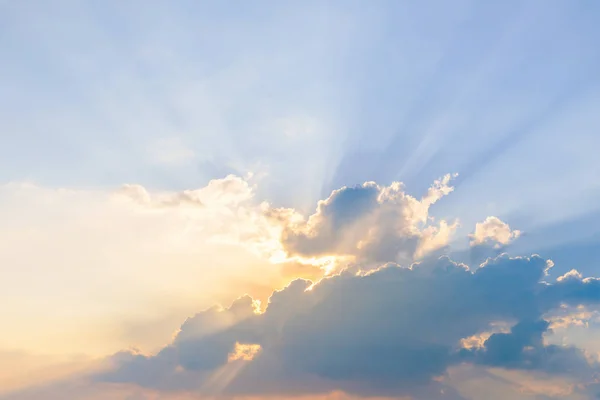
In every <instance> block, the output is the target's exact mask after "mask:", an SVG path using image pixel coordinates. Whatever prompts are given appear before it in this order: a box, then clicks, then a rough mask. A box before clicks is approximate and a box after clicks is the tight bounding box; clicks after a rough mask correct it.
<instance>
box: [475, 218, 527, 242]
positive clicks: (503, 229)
mask: <svg viewBox="0 0 600 400" xmlns="http://www.w3.org/2000/svg"><path fill="white" fill-rule="evenodd" d="M469 236H470V238H471V246H476V245H480V244H483V243H486V242H495V243H496V244H495V246H496V247H500V246H505V245H507V244H509V243H510V242H512V241H513V240H515V239H516V238H518V237H519V236H521V232H520V231H518V230H511V229H510V226H508V224H507V223H505V222H503V221H501V220H500V219H499V218H498V217H493V216H492V217H487V218H486V219H485V220H484V221H483V222H478V223H477V224H475V232H474V233H472V234H470V235H469Z"/></svg>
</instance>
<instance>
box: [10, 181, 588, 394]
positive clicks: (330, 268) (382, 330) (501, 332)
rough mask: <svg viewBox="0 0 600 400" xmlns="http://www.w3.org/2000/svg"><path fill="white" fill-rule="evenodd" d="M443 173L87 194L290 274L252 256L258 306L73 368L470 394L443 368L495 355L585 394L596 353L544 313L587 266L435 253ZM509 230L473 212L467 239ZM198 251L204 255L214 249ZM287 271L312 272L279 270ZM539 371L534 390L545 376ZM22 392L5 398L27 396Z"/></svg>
mask: <svg viewBox="0 0 600 400" xmlns="http://www.w3.org/2000/svg"><path fill="white" fill-rule="evenodd" d="M452 177H453V176H452V175H446V176H444V177H443V178H441V179H440V180H437V181H435V182H434V184H433V185H432V186H431V188H430V189H429V190H428V191H427V193H426V194H425V195H424V196H422V197H421V198H420V199H417V198H415V197H413V196H411V195H408V194H407V193H406V192H405V190H404V188H403V186H402V184H401V183H398V182H396V183H392V184H391V185H389V186H380V185H377V184H376V183H373V182H367V183H365V184H363V185H359V186H356V187H353V188H341V189H339V190H335V191H333V192H332V193H331V195H330V196H329V197H328V198H326V199H325V200H322V201H320V202H319V203H318V205H317V208H316V211H315V213H313V214H312V215H310V216H308V217H304V216H303V215H301V214H300V213H298V212H297V211H296V210H294V209H289V208H274V207H272V205H270V204H268V203H265V202H260V201H257V200H256V199H255V196H254V188H253V185H252V184H251V183H250V181H249V180H248V179H243V178H239V177H235V176H228V177H226V178H224V179H220V180H214V181H211V182H210V183H209V184H208V185H207V186H206V187H204V188H201V189H197V190H190V191H183V192H170V193H152V192H150V191H148V190H147V189H145V188H144V187H141V186H138V185H126V186H123V187H122V188H121V189H119V190H118V191H116V192H112V193H110V195H108V196H107V201H109V203H110V204H111V207H115V209H116V210H118V212H117V214H114V212H115V210H114V209H112V211H111V213H109V214H103V213H106V210H105V209H104V208H102V207H100V205H97V207H99V208H98V209H99V210H103V213H100V217H102V216H106V215H110V216H111V217H113V218H115V216H119V217H121V218H123V220H122V221H120V222H121V225H119V226H121V227H126V226H131V225H133V226H135V228H136V230H138V229H139V231H138V232H143V233H144V234H145V235H147V236H145V238H146V240H148V241H149V242H148V243H146V246H143V247H141V248H140V254H143V253H144V252H145V251H150V250H151V249H152V250H153V249H154V248H155V247H156V246H157V245H159V244H160V245H161V246H166V242H162V241H158V240H157V238H156V237H155V236H154V235H155V234H157V231H153V230H152V229H143V228H144V227H146V228H158V227H163V228H168V229H167V230H166V231H165V232H158V233H160V235H159V237H161V238H162V237H163V236H164V235H165V234H167V233H168V235H167V236H168V237H169V238H171V239H172V236H171V235H172V234H173V233H174V232H177V229H180V228H181V227H182V226H183V225H181V224H180V223H181V222H182V221H185V223H186V225H185V229H186V232H185V234H182V235H181V240H183V242H178V243H176V244H175V248H179V249H181V246H184V247H183V248H184V249H186V252H187V251H188V249H190V248H189V247H186V245H184V244H183V243H187V244H190V245H196V244H198V245H199V244H200V243H202V244H203V245H206V244H207V243H209V244H210V245H211V246H217V247H216V248H217V249H219V248H220V249H233V248H241V249H243V250H244V252H245V253H241V254H246V255H250V254H252V255H254V256H255V257H258V259H261V260H264V261H265V262H267V264H268V266H269V267H270V268H273V269H277V270H278V271H279V273H280V274H282V275H283V276H285V277H287V279H288V282H289V280H291V283H289V284H287V285H281V286H280V289H279V290H275V291H272V288H273V287H275V288H276V289H277V286H273V285H275V284H274V282H275V281H274V280H273V277H272V275H270V274H271V273H270V272H267V271H268V270H267V269H261V270H253V271H254V273H257V272H258V274H259V276H258V277H259V279H264V280H265V282H266V283H265V284H266V285H267V286H269V285H270V287H271V290H270V291H269V293H270V297H268V301H267V302H266V305H263V306H261V304H260V302H259V301H258V298H256V297H252V296H251V295H245V296H242V297H240V298H238V299H237V300H235V301H234V302H233V303H231V304H230V305H229V306H228V307H220V306H215V307H210V308H207V309H205V310H204V311H202V312H199V313H197V314H195V315H194V316H192V317H190V318H188V319H187V320H185V322H184V323H183V324H182V325H181V326H180V328H179V329H178V330H177V332H176V334H175V335H174V336H173V337H172V339H171V340H169V342H168V343H167V344H166V345H163V346H161V347H160V349H159V350H157V351H155V352H141V351H133V350H126V351H120V352H118V353H116V354H114V355H113V356H111V357H110V358H109V359H108V364H109V366H108V368H106V369H104V370H102V371H101V372H94V373H92V374H88V375H87V376H86V378H85V381H86V382H87V384H88V385H93V386H94V387H96V386H101V387H107V385H108V387H111V388H113V389H114V388H123V387H134V388H137V389H136V390H138V389H139V390H140V391H141V392H140V393H161V395H163V394H164V395H165V396H170V397H172V398H205V397H207V396H214V397H216V398H237V397H239V398H249V397H250V398H251V397H252V396H254V397H256V398H264V397H275V398H285V397H288V396H329V395H331V393H338V392H339V393H343V396H350V397H352V396H354V397H361V398H370V397H384V398H386V397H393V398H411V399H428V400H431V399H450V400H452V399H469V398H481V397H480V396H479V397H477V396H475V397H474V395H472V394H468V393H467V392H468V390H467V389H465V387H464V385H463V383H464V382H465V381H466V380H465V378H462V379H460V380H458V382H457V379H456V376H457V372H456V371H463V370H464V369H465V368H467V369H469V370H470V371H475V372H471V373H472V374H473V376H475V375H477V378H476V380H479V381H481V380H482V379H484V378H485V379H492V380H493V382H496V383H498V382H504V381H506V379H508V378H505V377H500V375H498V374H497V373H492V372H490V371H494V370H499V371H505V372H511V371H518V372H519V373H522V374H537V375H540V376H543V377H549V378H552V379H561V380H564V381H565V382H574V383H572V384H569V385H570V386H569V388H570V389H569V390H567V391H566V392H565V391H563V392H561V393H563V394H561V396H562V397H563V398H564V397H565V396H566V397H567V398H577V396H580V397H581V396H583V397H581V398H586V397H585V396H588V395H589V393H592V392H593V391H594V390H595V379H596V376H597V374H598V372H600V370H599V369H598V362H597V357H595V356H594V355H593V354H590V353H589V352H587V351H586V350H585V349H583V348H578V347H575V346H566V345H559V344H555V343H550V342H549V341H548V337H549V336H550V335H552V329H553V328H554V327H558V326H559V324H566V323H568V321H571V320H573V321H574V320H576V319H577V318H579V317H578V315H580V314H581V313H582V309H584V310H587V309H588V308H589V309H593V308H594V307H597V306H598V305H599V303H600V280H598V279H596V278H584V277H583V276H582V274H580V273H578V272H577V271H571V272H569V273H567V274H565V275H564V276H562V277H559V278H558V279H555V280H553V281H552V282H550V281H549V280H550V278H549V275H548V271H549V269H550V268H552V266H553V263H552V262H551V261H550V260H546V259H543V258H541V257H540V256H537V255H533V256H531V257H510V256H508V255H506V254H503V255H500V256H498V257H495V258H488V259H487V260H486V261H485V262H484V263H482V264H480V265H478V264H474V265H472V266H471V267H469V266H467V265H466V264H462V263H458V262H455V261H453V260H452V259H451V258H450V257H448V256H441V257H438V256H437V255H435V254H436V251H437V250H440V249H444V248H445V247H446V246H448V244H449V242H450V239H451V236H452V233H453V232H454V231H455V228H456V226H457V224H458V221H452V222H448V221H446V220H439V221H437V222H436V221H435V220H434V219H433V217H432V216H431V215H430V208H431V206H432V205H433V204H435V203H436V202H437V201H439V200H440V199H442V198H443V197H444V196H446V195H448V194H450V193H451V192H452V191H453V188H452V186H450V183H451V180H452ZM19 190H21V191H22V190H24V191H25V192H27V191H28V190H31V188H21V189H19ZM36 190H37V189H36ZM36 193H38V194H40V193H39V192H38V191H36ZM62 195H65V194H64V193H63V194H62ZM46 196H47V198H46V199H45V200H44V201H46V202H50V203H52V202H53V201H56V197H55V196H56V194H55V193H51V194H48V193H46ZM66 196H67V197H69V196H75V197H78V196H81V194H80V193H67V194H66ZM94 209H95V208H94ZM87 210H88V209H84V210H83V211H87ZM80 211H81V210H80ZM96 211H97V210H96ZM85 214H86V213H85V212H83V213H81V214H77V215H85ZM132 218H133V219H132ZM94 221H95V222H96V223H97V220H94ZM111 221H115V219H113V220H111ZM140 221H143V223H140ZM149 221H153V222H152V223H150V222H149ZM157 222H158V224H157ZM146 224H147V225H146ZM518 235H519V234H518V231H514V230H511V228H510V227H509V226H508V225H507V224H505V223H504V222H502V221H501V220H500V219H498V218H496V217H489V218H487V219H486V220H485V221H484V222H482V223H480V224H477V226H476V228H475V232H474V233H473V234H472V235H471V240H472V243H473V242H475V244H476V246H478V247H481V246H492V247H495V246H494V245H495V244H501V245H506V244H508V243H509V242H510V241H512V240H514V239H516V238H517V237H518ZM125 237H128V236H127V235H125V236H121V238H125ZM127 243H128V245H129V246H128V247H131V245H132V243H133V242H127ZM148 244H150V245H153V247H149V246H148ZM170 245H174V244H173V243H170ZM219 246H225V247H219ZM231 246H233V247H231ZM123 249H125V247H123ZM169 249H172V248H169ZM142 250H143V251H142ZM152 254H154V255H156V254H159V253H152ZM188 254H191V253H188ZM210 254H211V256H212V257H217V259H215V260H218V257H221V256H222V257H225V256H226V255H227V253H219V252H213V253H210ZM166 255H169V253H166ZM237 260H239V261H243V258H238V259H237ZM239 271H240V273H241V271H243V268H241V269H239ZM259 271H260V272H259ZM250 272H252V271H246V273H250ZM213 274H215V275H214V276H216V277H218V276H219V275H218V273H217V272H213ZM298 276H306V277H307V278H308V277H310V278H311V280H309V279H306V278H305V279H293V278H294V277H298ZM213 281H214V280H213V278H211V277H208V276H207V282H208V284H205V285H204V286H203V287H205V288H207V290H212V288H210V282H213ZM230 282H231V281H230ZM277 282H282V281H281V280H279V281H277ZM246 287H247V286H246ZM263 289H264V288H263ZM244 291H246V290H245V289H244V290H241V292H242V293H243V292H244ZM461 373H462V372H461ZM486 374H487V375H486ZM459 375H460V374H459ZM490 377H491V378H490ZM65 384H66V385H67V386H68V385H69V383H65ZM71 384H72V383H71ZM511 385H512V386H511ZM505 386H506V385H505ZM508 386H509V387H514V384H512V383H511V384H510V385H508ZM541 386H542V389H540V390H541V392H540V390H538V392H539V393H542V392H543V393H546V392H545V391H544V390H546V391H548V390H550V389H549V386H548V385H547V384H546V383H544V384H543V385H541ZM62 387H63V389H59V390H68V389H64V388H65V386H62ZM111 390H112V389H111ZM115 390H116V389H115ZM536 390H537V389H536ZM538 392H536V393H538ZM27 393H31V392H27ZM27 393H25V392H23V393H21V394H20V396H21V397H14V398H23V399H25V398H31V397H27V395H28V394H27ZM119 393H120V392H119ZM123 393H125V392H123ZM507 393H509V392H507ZM510 393H512V392H510ZM565 393H566V394H565ZM15 396H17V394H15ZM23 396H25V397H23ZM33 396H35V392H34V394H33ZM115 396H117V395H115ZM118 396H120V395H118ZM118 396H117V397H116V398H118ZM123 396H125V395H123ZM144 396H145V395H144ZM181 396H183V397H181ZM506 396H509V397H510V396H512V394H507V395H506ZM573 396H575V397H573ZM170 397H166V398H170ZM350 397H348V398H350ZM33 398H35V397H33ZM82 398H85V397H82ZM90 398H91V397H90ZM123 398H126V397H123ZM140 398H144V397H140ZM149 398H152V397H151V396H150V397H149ZM514 398H518V397H514ZM522 398H524V399H525V398H529V397H522ZM532 398H533V397H532Z"/></svg>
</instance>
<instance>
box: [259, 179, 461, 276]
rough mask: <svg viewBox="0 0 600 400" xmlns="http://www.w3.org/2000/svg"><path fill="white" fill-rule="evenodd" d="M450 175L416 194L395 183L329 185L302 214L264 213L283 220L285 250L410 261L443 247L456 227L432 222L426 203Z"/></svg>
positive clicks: (442, 192)
mask: <svg viewBox="0 0 600 400" xmlns="http://www.w3.org/2000/svg"><path fill="white" fill-rule="evenodd" d="M455 176H456V175H446V176H444V177H443V178H441V179H439V180H437V181H435V182H434V183H433V185H432V186H431V187H430V188H429V190H428V191H427V193H426V194H425V195H424V196H423V197H422V198H421V199H417V198H415V197H413V196H411V195H409V194H407V193H406V192H405V190H404V186H403V185H402V183H400V182H394V183H392V184H391V185H389V186H380V185H377V184H376V183H374V182H366V183H364V184H362V185H360V186H356V187H343V188H341V189H338V190H334V191H333V192H332V193H331V195H330V196H329V197H328V198H327V199H325V200H321V201H319V203H318V206H317V209H316V211H315V213H314V214H312V215H310V216H309V217H308V218H306V219H305V218H302V216H299V215H298V214H296V213H294V212H293V211H292V210H289V209H283V210H282V209H275V210H269V213H270V214H271V215H272V216H275V217H276V218H278V219H279V220H280V221H283V222H285V228H284V230H283V233H282V244H283V246H284V248H285V250H286V251H287V252H288V254H290V255H299V256H303V257H320V256H327V255H336V256H342V257H344V256H345V257H348V258H350V259H352V260H354V261H355V262H360V263H363V264H378V263H379V264H380V263H385V262H392V261H393V262H401V263H410V262H411V261H413V260H414V259H415V258H420V257H422V256H424V255H425V254H427V253H429V252H431V251H433V250H436V249H439V248H442V247H444V246H446V245H447V244H448V241H449V238H450V236H451V234H452V233H453V232H454V230H455V229H456V227H457V221H453V222H448V221H444V220H441V221H440V222H439V223H437V224H436V223H435V222H434V221H433V218H432V217H430V215H429V209H430V207H431V206H432V205H433V204H435V203H436V202H437V201H438V200H440V199H441V198H442V197H444V196H446V195H448V194H449V193H451V192H452V191H453V187H452V186H450V182H451V180H452V178H453V177H455Z"/></svg>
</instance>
